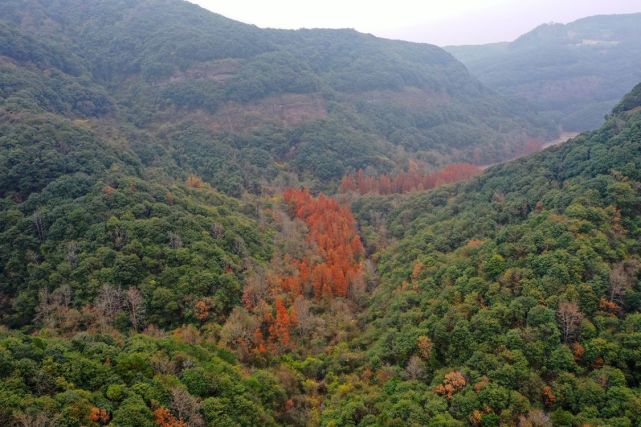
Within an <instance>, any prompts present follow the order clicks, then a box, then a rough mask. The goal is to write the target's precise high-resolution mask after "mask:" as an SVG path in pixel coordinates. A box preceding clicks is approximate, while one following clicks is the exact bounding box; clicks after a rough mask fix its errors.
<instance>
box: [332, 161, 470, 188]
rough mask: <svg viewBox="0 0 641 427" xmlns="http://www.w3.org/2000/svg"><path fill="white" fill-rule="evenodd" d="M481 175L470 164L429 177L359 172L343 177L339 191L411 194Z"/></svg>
mask: <svg viewBox="0 0 641 427" xmlns="http://www.w3.org/2000/svg"><path fill="white" fill-rule="evenodd" d="M480 172H481V168H479V167H478V166H475V165H472V164H470V163H453V164H450V165H447V166H445V167H443V168H442V169H440V170H438V171H436V172H434V173H430V174H423V173H420V172H418V171H416V170H411V171H409V172H403V173H399V174H395V175H378V176H368V175H365V172H364V171H363V170H362V169H359V170H358V171H357V172H356V173H355V174H352V175H346V176H345V177H343V179H342V181H341V183H340V187H339V191H340V192H341V193H358V194H398V193H411V192H413V191H421V190H429V189H432V188H436V187H438V186H439V185H443V184H450V183H453V182H458V181H463V180H466V179H470V178H472V177H473V176H476V175H478V174H479V173H480Z"/></svg>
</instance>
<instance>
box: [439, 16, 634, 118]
mask: <svg viewBox="0 0 641 427" xmlns="http://www.w3.org/2000/svg"><path fill="white" fill-rule="evenodd" d="M445 49H446V50H447V51H448V52H450V53H451V54H452V55H454V56H455V57H456V58H458V59H459V60H460V61H461V62H463V63H464V64H465V65H466V66H467V67H468V69H469V70H470V72H471V73H472V74H473V75H474V76H476V77H478V78H479V79H480V80H481V81H482V82H483V83H485V84H486V85H488V86H489V87H490V88H492V89H495V90H496V91H497V92H499V93H501V94H504V95H507V96H517V97H521V98H524V99H526V100H527V101H529V102H530V103H531V104H532V105H533V106H534V107H535V108H536V109H537V111H540V112H541V113H542V114H544V115H545V116H546V117H547V118H550V119H552V120H554V121H555V122H557V123H558V124H559V125H560V126H561V127H562V129H563V130H565V131H583V130H587V129H594V128H597V127H598V126H600V125H601V123H602V121H603V116H604V115H605V114H607V113H608V112H609V111H610V110H611V109H612V107H614V105H615V104H616V103H617V102H618V101H619V99H620V98H621V97H622V96H623V95H624V94H625V93H626V92H627V91H628V90H629V89H630V87H632V86H634V84H636V83H637V82H638V81H639V80H641V13H637V14H628V15H606V16H593V17H589V18H584V19H579V20H578V21H574V22H572V23H569V24H565V25H564V24H544V25H541V26H539V27H537V28H535V29H534V30H532V31H530V32H529V33H526V34H524V35H522V36H521V37H519V38H518V39H516V40H515V41H513V42H511V43H494V44H487V45H478V46H450V47H446V48H445Z"/></svg>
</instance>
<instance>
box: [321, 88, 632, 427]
mask: <svg viewBox="0 0 641 427" xmlns="http://www.w3.org/2000/svg"><path fill="white" fill-rule="evenodd" d="M633 96H634V94H632V95H630V96H629V97H628V99H630V98H632V97H633ZM625 110H628V109H627V108H626V109H625ZM640 170H641V115H640V113H639V112H638V111H637V112H634V111H632V112H629V111H628V112H625V113H624V114H616V113H615V114H614V115H613V116H611V117H610V119H609V120H608V121H607V122H606V124H605V125H604V126H603V127H602V128H601V129H599V130H598V131H595V132H592V133H589V134H583V135H581V136H579V137H577V138H575V139H574V140H572V141H571V142H568V143H566V144H563V145H561V146H559V147H555V148H551V149H548V150H546V151H544V152H543V153H540V154H537V155H534V156H531V157H529V158H526V159H522V160H518V161H515V162H511V163H508V164H505V165H501V166H497V167H494V168H491V169H489V170H488V171H487V172H486V173H484V174H483V175H481V176H479V177H477V178H474V179H473V180H472V181H470V182H468V183H464V184H460V185H457V186H452V187H444V188H440V189H437V190H434V191H430V192H426V193H423V194H419V195H414V196H410V197H402V196H396V197H395V200H390V198H384V197H372V198H363V199H360V200H357V201H356V202H355V204H354V206H353V208H354V210H355V211H356V213H357V215H358V218H359V221H360V224H361V226H362V228H363V230H364V233H365V235H366V236H368V235H370V233H372V234H371V235H373V230H372V229H371V228H372V227H380V226H381V225H380V222H375V221H380V220H375V219H376V218H380V214H383V215H384V217H385V218H386V221H385V225H386V228H387V229H388V230H389V233H390V234H391V236H393V237H395V238H397V239H398V241H397V242H395V243H393V244H391V245H390V246H389V247H388V248H386V249H385V250H384V251H382V252H381V253H378V254H377V256H378V257H380V262H379V264H378V268H379V271H380V274H381V286H380V287H379V288H378V289H377V291H376V293H375V295H374V297H373V300H372V303H371V306H370V307H369V309H368V317H367V322H368V324H369V328H368V331H367V332H366V333H365V334H364V335H363V337H362V338H361V339H359V340H358V342H357V343H355V345H356V346H357V347H358V348H360V349H363V350H364V351H365V352H366V354H367V356H368V359H369V361H368V362H367V364H366V366H368V368H369V369H379V370H381V368H380V366H381V365H383V366H385V365H387V366H388V368H387V372H390V370H392V369H396V371H395V373H390V374H389V375H391V376H392V379H391V380H389V382H388V383H386V384H385V385H378V384H377V382H376V380H370V381H369V383H366V384H367V385H366V387H368V388H369V390H368V391H367V396H368V398H367V399H366V400H367V401H368V403H367V404H365V405H364V406H363V407H362V408H361V409H360V412H361V413H370V414H371V416H373V417H374V418H373V419H376V420H378V422H379V423H383V421H382V420H386V419H387V417H390V416H391V414H393V413H394V412H393V409H392V408H393V407H394V405H395V403H394V402H395V399H396V396H388V395H386V394H385V392H384V391H385V390H386V389H387V388H388V387H390V383H391V382H392V381H400V383H398V384H403V386H404V387H407V388H409V389H411V390H413V391H415V392H417V393H418V390H420V386H419V385H418V384H416V383H415V382H412V381H410V379H411V378H412V377H416V376H417V375H420V378H423V379H425V380H427V381H428V382H431V385H432V388H431V391H432V392H433V393H429V392H428V394H427V396H425V397H422V398H421V399H428V400H429V399H437V398H438V395H439V394H440V395H443V394H444V392H441V391H439V386H440V385H441V384H443V383H444V378H447V377H446V374H448V373H451V372H453V371H457V372H461V373H462V375H463V377H464V378H465V384H464V386H463V387H461V388H460V390H455V391H454V393H453V396H452V398H451V399H450V398H449V397H448V396H447V395H446V396H445V397H446V399H445V400H446V402H443V407H442V409H441V410H440V412H446V411H447V412H449V414H451V415H452V416H453V417H454V418H455V419H457V420H459V421H461V422H464V423H465V422H471V420H473V419H474V420H477V421H475V422H478V423H480V424H481V425H502V424H508V425H513V424H515V423H518V422H519V419H520V417H523V418H524V419H527V418H529V417H533V418H532V419H539V420H542V419H544V418H545V419H549V420H551V422H552V423H553V424H554V425H576V423H577V422H579V421H578V420H590V421H589V422H590V423H594V424H597V425H598V424H605V425H634V423H638V422H639V417H638V412H635V411H637V410H638V408H639V405H641V395H640V394H639V379H638V375H637V370H638V364H637V362H636V361H633V359H634V356H633V354H636V352H637V351H638V345H637V344H638V343H637V341H638V340H637V339H636V335H638V333H639V330H638V327H639V325H638V318H639V316H640V314H639V306H638V305H637V303H636V301H637V298H638V294H639V292H641V287H640V286H641V280H640V273H641V263H640V262H639V253H640V251H641V246H640V245H639V242H641V222H640V221H639V217H640V216H641V197H640V194H641V193H640V192H639V189H640V188H641V174H640V173H639V171H640ZM388 238H389V237H388ZM618 286H623V288H617V287H618ZM572 313H578V317H574V318H573V317H572ZM572 319H574V320H572ZM626 325H627V326H626ZM420 336H423V337H428V338H429V341H430V342H431V343H432V346H433V347H432V348H431V354H427V355H426V354H425V350H424V349H421V348H420V347H419V344H418V343H419V339H418V337H420ZM399 373H400V374H399ZM378 375H380V374H378ZM379 378H380V377H379ZM354 381H356V379H355V378H354V377H349V376H344V377H342V378H340V379H339V380H337V381H336V383H337V384H343V382H347V383H350V382H354ZM336 387H344V386H343V385H341V386H338V385H337V386H336ZM363 387H365V385H363ZM338 396H339V395H338V394H332V399H338ZM421 396H423V395H421ZM430 396H431V397H430ZM362 401H363V397H362V396H361V395H359V394H357V395H354V396H350V397H347V396H343V401H342V402H341V403H340V404H339V403H338V401H337V400H331V403H330V405H329V407H328V409H327V410H326V411H325V413H324V415H325V416H326V420H327V424H328V425H331V424H332V422H336V423H337V424H340V423H341V421H339V420H341V418H340V416H341V415H340V413H341V412H342V411H343V410H344V409H343V408H347V407H349V406H350V405H360V404H361V402H362ZM410 402H412V404H417V403H418V404H419V405H423V406H424V405H425V404H424V403H421V402H422V400H420V399H419V398H418V396H416V397H413V398H411V399H410ZM537 408H541V409H543V410H544V411H545V412H547V413H548V414H547V415H546V414H545V412H537V411H539V410H538V409H537ZM413 417H414V415H413V413H412V411H411V410H408V411H406V412H404V413H403V415H402V416H400V417H399V418H398V419H399V422H403V423H409V424H411V423H413V422H415V423H418V424H421V422H420V421H415V420H414V418H413ZM401 420H402V421H401ZM359 422H360V421H359ZM359 422H356V424H358V423H359ZM362 424H363V425H366V424H365V423H364V422H362Z"/></svg>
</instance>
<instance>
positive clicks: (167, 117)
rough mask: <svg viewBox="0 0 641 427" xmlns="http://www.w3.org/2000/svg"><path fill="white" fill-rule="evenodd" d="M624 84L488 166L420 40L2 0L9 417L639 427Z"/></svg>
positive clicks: (138, 4)
mask: <svg viewBox="0 0 641 427" xmlns="http://www.w3.org/2000/svg"><path fill="white" fill-rule="evenodd" d="M640 94H641V85H640V86H637V87H636V88H635V89H634V90H633V91H632V92H630V93H629V94H628V95H626V96H625V97H624V98H623V100H622V101H621V102H620V104H618V106H616V108H615V109H614V110H613V111H612V113H611V115H610V116H609V118H608V120H607V122H606V124H605V126H604V127H603V128H602V129H600V130H599V131H595V132H592V133H588V134H583V135H581V136H580V137H578V138H576V139H574V140H573V141H571V142H570V143H568V144H564V145H562V146H560V147H556V148H552V149H549V150H546V151H544V152H542V153H540V154H538V155H535V156H531V157H528V158H526V159H523V160H519V161H517V162H512V163H508V164H505V165H501V166H496V167H493V168H490V169H489V170H487V171H485V172H483V173H482V171H481V168H479V167H478V166H479V165H482V164H486V163H490V162H497V161H502V160H505V159H508V158H512V157H516V156H519V155H522V154H524V153H528V152H532V151H536V150H537V149H539V148H540V145H541V142H542V141H544V140H545V139H546V138H548V137H552V136H555V134H556V130H557V129H556V128H555V127H554V125H553V124H552V122H551V121H548V120H547V119H543V118H541V117H539V116H538V115H537V114H536V113H534V112H533V110H532V109H530V107H528V106H526V105H525V104H524V103H521V102H515V101H513V100H511V99H510V98H504V97H501V96H499V95H497V94H496V93H494V92H492V91H491V90H490V89H487V88H486V87H485V86H483V84H482V83H479V82H478V81H477V80H475V79H474V78H473V77H471V76H470V75H469V74H468V72H467V70H466V69H465V67H464V66H463V65H462V64H461V63H459V62H458V61H456V60H455V59H454V58H453V57H452V56H450V55H449V54H448V53H446V52H445V51H443V50H442V49H440V48H437V47H435V46H430V45H425V44H413V43H405V42H398V41H390V40H383V39H378V38H376V37H373V36H370V35H365V34H360V33H357V32H355V31H351V30H300V31H283V30H267V29H260V28H257V27H254V26H249V25H245V24H242V23H238V22H235V21H231V20H228V19H226V18H224V17H222V16H219V15H215V14H212V13H210V12H207V11H205V10H203V9H201V8H199V7H197V6H194V5H192V4H190V3H188V2H183V1H179V0H133V1H132V0H110V1H101V0H53V1H49V0H47V1H45V0H5V1H3V2H0V324H1V326H0V425H3V426H4V425H7V426H13V425H17V426H46V427H53V426H78V427H79V426H92V427H97V426H100V425H109V426H111V427H140V426H143V427H152V426H164V427H186V426H195V427H201V426H205V425H207V426H237V425H241V426H256V425H268V426H271V425H301V426H303V425H309V426H315V425H325V426H342V425H390V426H391V425H468V424H472V425H483V426H486V425H487V426H491V425H499V423H503V424H505V425H513V424H515V423H518V422H521V423H522V425H524V426H528V425H549V422H550V420H552V421H553V422H554V423H555V424H558V425H583V424H591V425H617V426H618V425H635V423H639V422H640V421H641V420H639V418H638V414H639V413H640V410H639V409H640V408H641V397H640V395H639V383H638V381H639V378H638V376H639V374H638V370H639V367H638V366H637V365H636V364H637V363H638V362H637V360H638V359H639V352H641V350H640V348H639V345H638V341H639V338H638V336H637V335H639V334H641V329H640V328H641V326H640V323H641V322H640V321H639V319H638V317H639V314H638V311H639V309H640V308H641V303H640V302H639V301H641V297H639V295H641V289H640V288H639V286H640V285H639V280H638V279H639V271H640V270H641V261H640V260H639V259H638V258H639V249H640V248H639V238H640V237H641V236H639V234H640V227H641V224H640V223H639V214H640V210H641V206H640V204H641V201H640V200H639V193H640V191H639V190H640V186H641V176H640V175H639V170H641V168H640V166H641V165H640V164H639V163H641V131H640V130H639V129H640V124H641V117H640V114H641V113H640V112H639V111H640V110H641V95H640ZM470 163H471V164H470ZM462 179H468V181H467V182H466V183H462V184H458V185H446V184H452V183H454V182H457V181H460V180H462ZM306 187H307V188H306ZM426 189H432V190H431V191H425V190H426ZM321 190H323V191H325V192H326V193H333V192H336V193H338V192H340V193H341V194H335V195H334V196H328V195H325V194H322V193H321V192H320V191H321ZM352 209H353V210H354V214H353V213H352ZM363 331H365V332H363ZM548 356H549V357H548Z"/></svg>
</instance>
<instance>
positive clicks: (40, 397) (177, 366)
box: [0, 332, 282, 427]
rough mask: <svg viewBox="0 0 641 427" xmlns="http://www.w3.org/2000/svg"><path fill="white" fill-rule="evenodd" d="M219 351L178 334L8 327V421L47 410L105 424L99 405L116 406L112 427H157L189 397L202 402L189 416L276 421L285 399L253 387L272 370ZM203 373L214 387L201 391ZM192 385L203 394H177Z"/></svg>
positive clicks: (2, 376)
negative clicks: (56, 333)
mask: <svg viewBox="0 0 641 427" xmlns="http://www.w3.org/2000/svg"><path fill="white" fill-rule="evenodd" d="M216 354H217V348H216V347H215V346H213V345H210V344H202V345H186V344H185V343H184V342H182V341H181V340H180V339H176V338H164V339H152V338H150V337H147V336H142V335H135V336H131V337H129V338H128V339H126V340H125V341H120V340H119V341H118V342H116V341H115V340H114V339H113V338H112V337H111V336H108V335H104V336H101V335H94V336H91V335H88V334H78V335H76V336H75V337H73V338H72V339H70V340H63V339H52V338H40V337H29V336H25V335H20V334H17V333H11V334H9V333H6V332H4V333H0V381H1V382H2V388H1V390H0V419H1V420H7V422H9V421H8V420H11V419H12V418H11V417H12V416H14V415H16V416H17V415H20V414H34V413H38V411H42V412H43V413H46V414H49V415H48V419H49V420H54V419H55V420H56V421H58V423H59V424H60V425H98V424H94V423H92V422H91V421H90V418H89V417H90V410H91V408H92V407H98V408H103V409H105V410H107V411H108V413H109V415H110V418H111V422H112V423H113V424H112V425H118V426H131V427H140V426H150V427H151V426H155V425H157V424H156V423H155V422H154V417H153V414H152V413H153V411H154V410H155V409H156V408H157V407H159V406H164V407H168V408H171V407H174V406H175V405H176V404H177V403H176V402H177V400H176V399H182V400H181V401H180V402H181V403H178V404H182V405H183V406H182V407H183V408H184V407H185V406H184V404H185V401H186V400H187V399H192V400H193V401H194V402H198V403H197V407H196V409H195V413H194V414H186V415H185V413H183V414H182V415H183V417H185V418H186V419H189V418H193V417H194V416H200V417H203V418H204V419H205V420H206V421H207V423H208V424H207V425H212V426H214V425H215V426H218V425H243V426H253V425H259V424H260V425H274V424H275V423H274V419H273V417H272V416H271V415H270V412H271V411H272V408H273V406H274V405H275V406H279V405H280V404H281V403H282V400H279V399H282V398H280V397H278V396H277V395H269V394H261V395H260V396H257V395H256V394H255V393H254V392H253V391H252V386H251V384H253V383H255V382H256V381H260V379H261V378H263V377H264V376H265V375H269V374H267V373H263V372H261V371H257V372H256V374H255V375H256V376H255V377H254V376H249V375H246V374H243V373H241V371H240V369H239V367H238V366H237V364H236V363H235V362H233V361H231V362H227V361H224V360H222V359H220V358H219V357H217V356H216ZM195 371H198V372H206V379H205V378H199V379H200V380H201V381H203V380H206V381H207V384H206V385H207V388H203V389H202V390H201V389H199V390H195V391H194V390H193V381H192V380H190V378H191V374H190V373H191V372H195ZM273 387H274V389H275V390H278V386H277V385H276V384H273ZM185 389H186V390H187V391H188V392H191V393H195V392H198V393H196V395H195V396H189V395H187V397H186V396H185V393H184V391H183V392H182V393H179V394H176V390H185ZM281 390H282V389H281ZM176 396H178V397H176ZM199 398H203V399H202V401H200V399H199ZM223 419H224V420H225V421H224V422H226V423H227V424H223V421H222V420H223Z"/></svg>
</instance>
